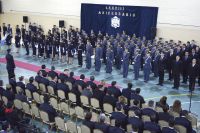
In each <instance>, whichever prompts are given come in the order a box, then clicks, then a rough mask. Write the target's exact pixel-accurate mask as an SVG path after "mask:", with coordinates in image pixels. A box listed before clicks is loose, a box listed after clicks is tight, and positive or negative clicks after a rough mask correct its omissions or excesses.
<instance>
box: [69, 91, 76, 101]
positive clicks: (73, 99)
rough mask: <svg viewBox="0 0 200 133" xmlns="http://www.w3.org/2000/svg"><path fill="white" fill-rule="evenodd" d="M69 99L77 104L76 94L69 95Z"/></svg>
mask: <svg viewBox="0 0 200 133" xmlns="http://www.w3.org/2000/svg"><path fill="white" fill-rule="evenodd" d="M68 97H69V100H70V101H71V102H72V103H76V95H75V94H74V93H71V92H70V93H68Z"/></svg>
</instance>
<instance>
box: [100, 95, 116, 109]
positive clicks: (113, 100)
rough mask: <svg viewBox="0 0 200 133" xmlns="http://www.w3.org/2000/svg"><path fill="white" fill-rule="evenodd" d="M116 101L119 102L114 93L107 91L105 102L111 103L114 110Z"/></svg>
mask: <svg viewBox="0 0 200 133" xmlns="http://www.w3.org/2000/svg"><path fill="white" fill-rule="evenodd" d="M116 102H117V99H116V98H115V97H114V96H113V95H111V94H110V93H108V92H107V93H106V95H105V96H104V98H103V103H109V104H110V105H112V106H113V110H114V108H115V106H116Z"/></svg>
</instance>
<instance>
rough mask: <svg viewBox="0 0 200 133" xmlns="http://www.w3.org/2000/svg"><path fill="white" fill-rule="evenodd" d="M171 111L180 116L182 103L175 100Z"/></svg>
mask: <svg viewBox="0 0 200 133" xmlns="http://www.w3.org/2000/svg"><path fill="white" fill-rule="evenodd" d="M170 109H171V111H173V112H176V113H178V114H180V113H181V112H182V107H181V101H179V100H175V101H174V103H173V105H172V107H171V108H170Z"/></svg>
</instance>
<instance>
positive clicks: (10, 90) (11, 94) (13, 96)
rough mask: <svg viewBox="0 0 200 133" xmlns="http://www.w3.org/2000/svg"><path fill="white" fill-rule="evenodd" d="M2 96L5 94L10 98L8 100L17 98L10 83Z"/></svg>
mask: <svg viewBox="0 0 200 133" xmlns="http://www.w3.org/2000/svg"><path fill="white" fill-rule="evenodd" d="M2 96H5V97H6V98H7V99H8V101H11V102H13V100H14V99H15V94H14V93H13V92H12V88H11V85H10V84H7V85H6V90H5V91H4V92H3V95H2Z"/></svg>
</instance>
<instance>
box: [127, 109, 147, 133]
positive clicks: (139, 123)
mask: <svg viewBox="0 0 200 133" xmlns="http://www.w3.org/2000/svg"><path fill="white" fill-rule="evenodd" d="M141 115H142V113H141V110H135V116H134V117H129V118H128V123H129V124H132V125H134V126H135V127H137V129H138V132H139V133H142V132H143V127H144V123H143V121H142V119H141Z"/></svg>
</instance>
